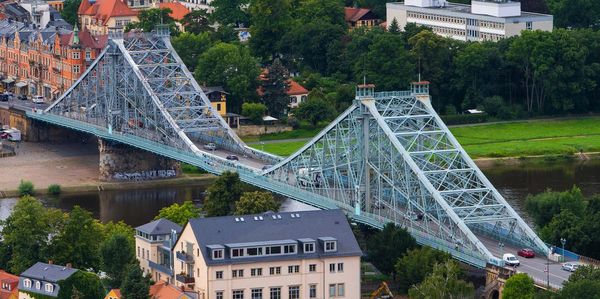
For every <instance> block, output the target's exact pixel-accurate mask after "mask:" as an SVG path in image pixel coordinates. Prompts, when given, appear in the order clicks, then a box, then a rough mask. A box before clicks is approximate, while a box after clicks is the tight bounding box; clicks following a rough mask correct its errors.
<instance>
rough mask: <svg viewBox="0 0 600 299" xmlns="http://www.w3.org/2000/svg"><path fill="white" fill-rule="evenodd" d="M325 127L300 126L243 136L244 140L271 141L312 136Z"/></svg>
mask: <svg viewBox="0 0 600 299" xmlns="http://www.w3.org/2000/svg"><path fill="white" fill-rule="evenodd" d="M322 129H323V128H321V127H319V128H314V129H309V128H306V129H305V128H300V129H296V130H293V131H289V132H281V133H274V134H265V135H260V136H246V137H242V140H244V142H259V141H271V140H283V139H300V138H312V137H314V136H315V135H317V134H318V133H319V132H321V130H322Z"/></svg>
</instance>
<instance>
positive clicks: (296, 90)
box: [287, 80, 308, 96]
mask: <svg viewBox="0 0 600 299" xmlns="http://www.w3.org/2000/svg"><path fill="white" fill-rule="evenodd" d="M288 83H289V85H288V90H287V94H288V95H290V96H297V95H303V94H308V90H307V89H306V88H304V86H302V85H300V84H298V82H296V81H294V80H288Z"/></svg>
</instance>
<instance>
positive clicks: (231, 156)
mask: <svg viewBox="0 0 600 299" xmlns="http://www.w3.org/2000/svg"><path fill="white" fill-rule="evenodd" d="M225 159H227V160H231V161H239V160H240V159H239V158H238V157H237V156H236V155H227V157H225Z"/></svg>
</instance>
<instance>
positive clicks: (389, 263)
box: [367, 223, 417, 274]
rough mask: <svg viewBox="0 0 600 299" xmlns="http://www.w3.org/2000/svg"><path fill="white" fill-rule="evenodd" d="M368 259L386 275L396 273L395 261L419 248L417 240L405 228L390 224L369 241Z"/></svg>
mask: <svg viewBox="0 0 600 299" xmlns="http://www.w3.org/2000/svg"><path fill="white" fill-rule="evenodd" d="M368 243H369V245H370V246H369V248H367V257H368V259H369V261H371V262H372V263H373V265H375V267H377V269H379V271H381V272H383V273H385V274H392V273H394V261H396V260H397V259H398V258H399V257H401V256H402V255H403V254H404V253H405V252H406V251H407V250H409V249H413V248H415V247H417V242H416V241H415V239H414V238H413V237H412V236H411V235H410V234H409V233H408V232H407V231H406V230H405V229H403V228H400V227H398V226H396V225H395V224H393V223H388V224H386V225H385V226H384V227H383V230H381V231H380V232H378V233H376V234H375V235H374V236H372V237H371V239H370V240H369V242H368Z"/></svg>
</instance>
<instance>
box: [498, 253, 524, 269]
mask: <svg viewBox="0 0 600 299" xmlns="http://www.w3.org/2000/svg"><path fill="white" fill-rule="evenodd" d="M502 260H503V261H504V263H505V264H507V265H509V266H513V267H516V266H518V265H520V264H521V262H519V259H518V258H517V257H516V256H515V255H514V254H512V253H505V254H504V255H503V256H502Z"/></svg>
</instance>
